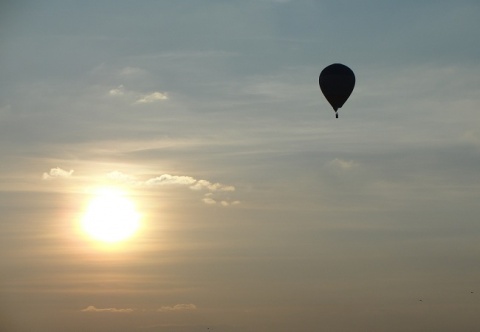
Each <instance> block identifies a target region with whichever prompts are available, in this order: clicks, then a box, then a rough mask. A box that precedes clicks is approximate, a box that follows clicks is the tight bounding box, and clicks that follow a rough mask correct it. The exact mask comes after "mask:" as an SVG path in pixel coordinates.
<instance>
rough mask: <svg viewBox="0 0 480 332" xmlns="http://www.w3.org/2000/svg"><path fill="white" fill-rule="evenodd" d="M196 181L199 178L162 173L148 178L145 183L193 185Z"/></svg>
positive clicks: (155, 184)
mask: <svg viewBox="0 0 480 332" xmlns="http://www.w3.org/2000/svg"><path fill="white" fill-rule="evenodd" d="M196 181H197V180H196V179H194V178H192V177H191V176H183V175H180V176H179V175H170V174H162V175H160V176H157V177H155V178H151V179H148V180H147V181H145V185H147V186H161V185H169V184H178V185H191V184H194V183H195V182H196Z"/></svg>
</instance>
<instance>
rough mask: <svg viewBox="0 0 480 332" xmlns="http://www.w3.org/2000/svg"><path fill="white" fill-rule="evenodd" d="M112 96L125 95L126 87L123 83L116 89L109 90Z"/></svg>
mask: <svg viewBox="0 0 480 332" xmlns="http://www.w3.org/2000/svg"><path fill="white" fill-rule="evenodd" d="M108 94H109V95H110V96H123V95H124V94H125V87H124V86H123V85H119V86H117V87H116V88H114V89H111V90H110V91H108Z"/></svg>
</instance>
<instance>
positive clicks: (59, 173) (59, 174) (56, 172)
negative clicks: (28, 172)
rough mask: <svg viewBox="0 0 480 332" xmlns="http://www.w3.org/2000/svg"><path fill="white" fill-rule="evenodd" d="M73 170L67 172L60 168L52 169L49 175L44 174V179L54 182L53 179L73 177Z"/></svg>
mask: <svg viewBox="0 0 480 332" xmlns="http://www.w3.org/2000/svg"><path fill="white" fill-rule="evenodd" d="M72 174H73V170H72V169H71V170H70V171H66V170H64V169H61V168H60V167H56V168H52V169H50V171H49V172H48V173H47V172H45V173H43V175H42V179H44V180H52V179H59V178H63V179H65V178H69V177H70V176H72Z"/></svg>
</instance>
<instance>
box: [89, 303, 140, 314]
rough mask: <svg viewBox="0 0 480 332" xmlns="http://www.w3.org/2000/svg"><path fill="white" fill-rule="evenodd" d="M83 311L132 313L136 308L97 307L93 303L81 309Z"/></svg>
mask: <svg viewBox="0 0 480 332" xmlns="http://www.w3.org/2000/svg"><path fill="white" fill-rule="evenodd" d="M81 311H82V312H109V313H121V314H123V313H131V312H133V311H134V310H133V309H131V308H122V309H118V308H97V307H95V306H93V305H90V306H88V307H86V308H85V309H82V310H81Z"/></svg>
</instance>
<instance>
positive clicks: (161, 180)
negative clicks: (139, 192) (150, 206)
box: [106, 171, 240, 206]
mask: <svg viewBox="0 0 480 332" xmlns="http://www.w3.org/2000/svg"><path fill="white" fill-rule="evenodd" d="M106 177H107V178H108V179H110V180H112V181H116V182H119V183H122V184H126V185H134V186H145V187H150V188H154V187H160V186H184V187H186V188H189V189H190V190H192V191H202V192H204V193H205V194H204V197H203V198H202V202H204V203H205V204H207V205H215V204H219V205H222V206H231V205H238V204H240V201H238V200H230V199H226V198H221V199H220V198H219V199H217V198H215V197H214V196H213V195H214V193H215V194H216V195H222V193H223V195H224V194H225V193H228V192H230V193H231V192H234V191H235V187H234V186H232V185H227V184H223V183H219V182H211V181H208V180H204V179H195V178H194V177H192V176H188V175H172V174H162V175H159V176H156V177H153V178H149V179H147V180H140V179H137V178H135V177H133V176H131V175H128V174H125V173H122V172H119V171H113V172H110V173H108V174H107V175H106Z"/></svg>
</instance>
